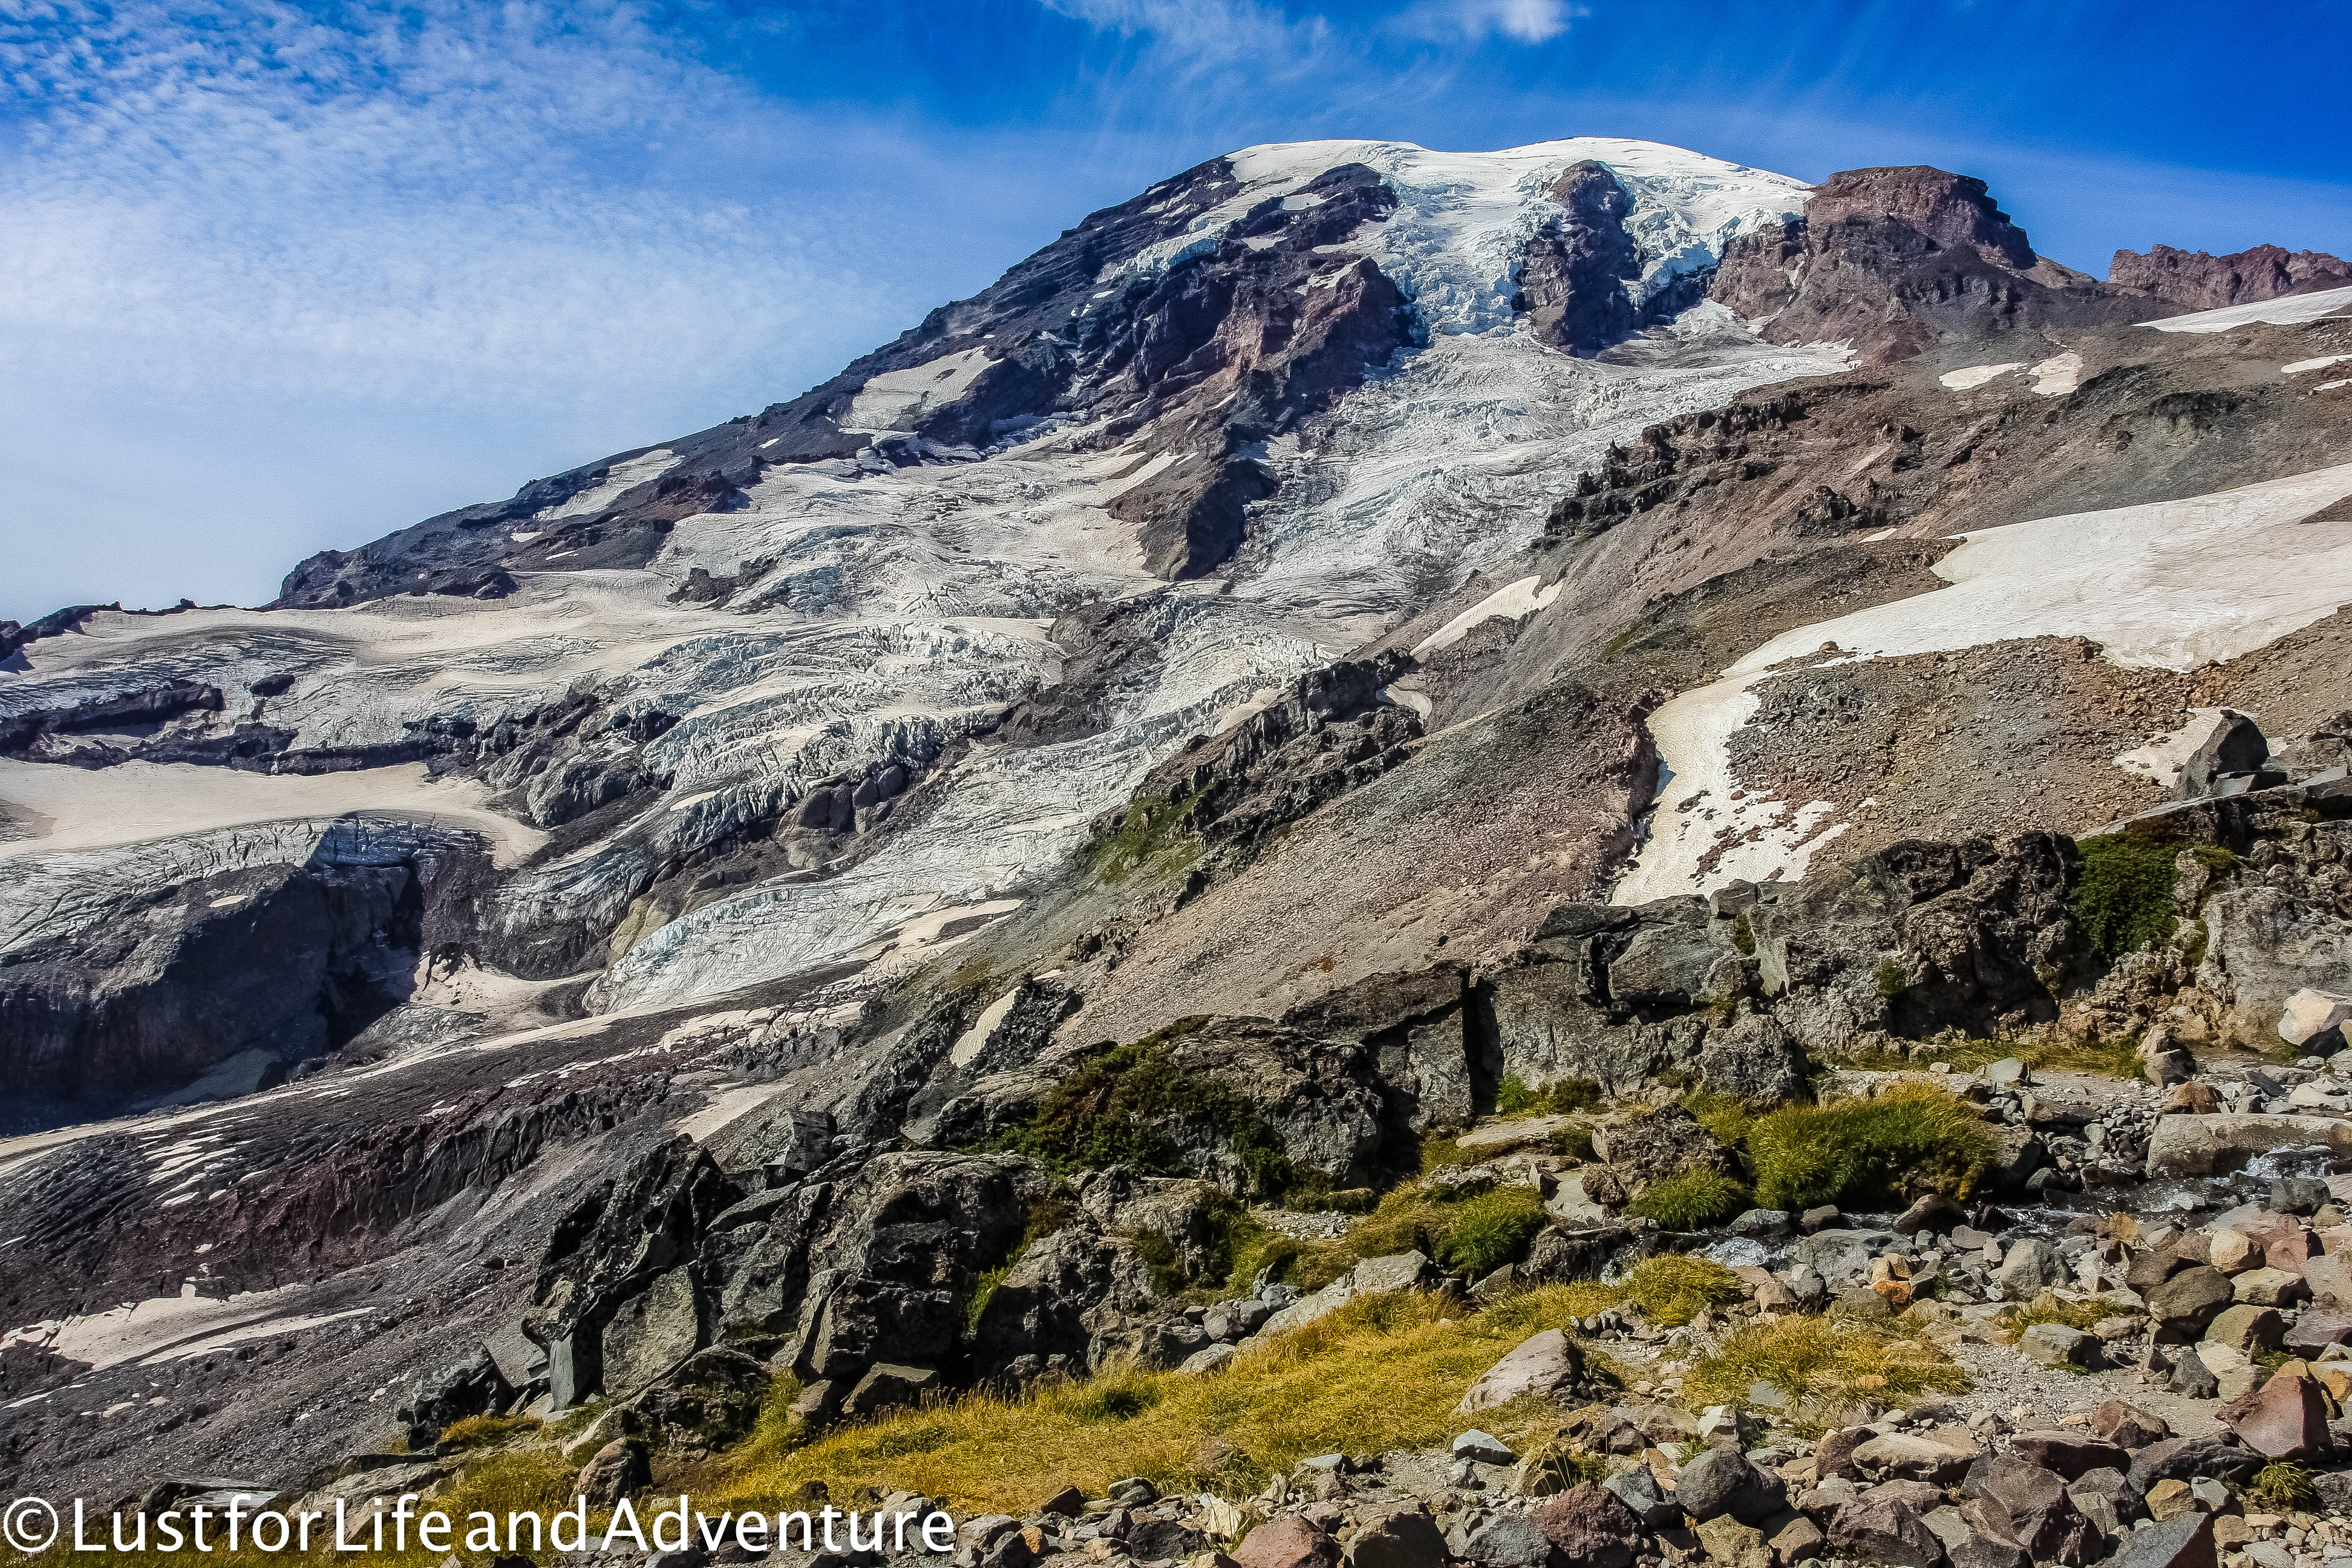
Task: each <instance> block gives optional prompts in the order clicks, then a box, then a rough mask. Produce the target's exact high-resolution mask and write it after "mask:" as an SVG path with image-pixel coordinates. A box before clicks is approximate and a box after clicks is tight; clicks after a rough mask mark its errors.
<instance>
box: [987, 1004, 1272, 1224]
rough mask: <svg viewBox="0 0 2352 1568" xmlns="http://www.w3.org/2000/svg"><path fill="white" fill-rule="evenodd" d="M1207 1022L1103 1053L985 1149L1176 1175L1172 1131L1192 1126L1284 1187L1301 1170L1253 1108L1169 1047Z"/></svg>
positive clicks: (1070, 1164)
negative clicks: (1183, 1064)
mask: <svg viewBox="0 0 2352 1568" xmlns="http://www.w3.org/2000/svg"><path fill="white" fill-rule="evenodd" d="M1205 1022H1206V1020H1205V1019H1200V1018H1187V1019H1184V1020H1181V1021H1180V1022H1179V1023H1176V1024H1173V1025H1171V1026H1169V1027H1168V1028H1166V1029H1163V1030H1161V1031H1160V1033H1159V1034H1157V1035H1154V1036H1152V1037H1150V1038H1149V1039H1145V1040H1139V1041H1138V1042H1136V1043H1135V1044H1134V1045H1131V1046H1120V1047H1117V1048H1116V1049H1113V1050H1109V1051H1106V1052H1104V1053H1102V1054H1101V1055H1100V1056H1097V1057H1096V1058H1094V1059H1092V1060H1091V1061H1088V1062H1087V1063H1086V1064H1085V1065H1084V1066H1082V1067H1080V1068H1078V1069H1077V1070H1076V1071H1075V1072H1072V1073H1070V1074H1069V1075H1068V1076H1067V1077H1066V1078H1064V1079H1062V1080H1061V1082H1059V1083H1057V1084H1055V1086H1054V1088H1053V1091H1052V1092H1051V1093H1049V1094H1047V1095H1046V1097H1045V1100H1044V1101H1043V1102H1042V1103H1040V1104H1039V1105H1038V1107H1037V1109H1036V1110H1035V1111H1034V1112H1033V1113H1032V1114H1031V1115H1030V1118H1029V1120H1028V1121H1026V1122H1024V1123H1023V1124H1022V1125H1021V1126H1019V1127H1016V1128H1013V1129H1012V1130H1010V1131H1006V1132H1004V1133H1002V1134H1000V1135H999V1136H997V1137H996V1138H993V1139H992V1140H990V1141H989V1142H987V1143H986V1144H985V1145H983V1148H985V1149H986V1150H988V1151H989V1152H1003V1153H1014V1154H1025V1155H1027V1156H1029V1157H1030V1158H1031V1159H1033V1160H1035V1161H1037V1162H1038V1163H1041V1164H1044V1165H1046V1166H1048V1167H1050V1168H1052V1169H1054V1170H1056V1171H1065V1172H1066V1171H1071V1170H1101V1169H1103V1168H1104V1167H1106V1166H1108V1165H1128V1166H1131V1167H1133V1168H1134V1169H1136V1170H1139V1171H1142V1172H1146V1173H1150V1174H1152V1175H1161V1176H1170V1175H1176V1174H1180V1173H1181V1172H1182V1171H1183V1170H1184V1168H1185V1167H1184V1163H1183V1160H1182V1152H1181V1147H1180V1146H1179V1144H1178V1142H1177V1141H1176V1140H1175V1139H1174V1138H1173V1137H1172V1136H1171V1132H1172V1131H1191V1132H1192V1133H1194V1134H1195V1135H1196V1136H1197V1135H1200V1134H1207V1135H1210V1136H1213V1137H1214V1138H1215V1139H1216V1141H1218V1142H1222V1143H1223V1145H1224V1146H1225V1147H1226V1148H1227V1149H1228V1150H1230V1151H1232V1152H1233V1154H1234V1158H1235V1159H1236V1160H1238V1161H1240V1163H1241V1165H1242V1168H1243V1169H1244V1171H1246V1172H1248V1173H1249V1176H1250V1180H1251V1182H1252V1184H1254V1185H1255V1187H1256V1188H1257V1190H1258V1191H1260V1192H1265V1193H1281V1192H1284V1191H1286V1190H1287V1189H1288V1188H1289V1187H1290V1186H1291V1185H1292V1184H1294V1182H1295V1180H1296V1179H1297V1173H1295V1172H1294V1171H1293V1170H1292V1169H1291V1165H1290V1161H1289V1158H1288V1155H1287V1154H1286V1152H1285V1150H1284V1148H1283V1143H1282V1140H1281V1138H1280V1137H1279V1136H1278V1135H1277V1134H1276V1132H1275V1131H1274V1129H1272V1128H1271V1127H1268V1126H1267V1125H1266V1124H1265V1119H1264V1118H1263V1117H1261V1116H1260V1115H1259V1114H1258V1112H1257V1108H1256V1107H1255V1105H1252V1104H1251V1103H1250V1102H1249V1100H1246V1099H1245V1098H1244V1097H1243V1096H1242V1095H1241V1094H1239V1093H1237V1092H1235V1091H1234V1089H1229V1088H1227V1087H1226V1086H1225V1085H1224V1084H1223V1083H1220V1082H1219V1081H1218V1080H1217V1079H1213V1078H1210V1077H1207V1076H1205V1075H1203V1074H1201V1073H1195V1072H1188V1071H1186V1070H1185V1069H1183V1068H1180V1067H1178V1066H1177V1065H1176V1061H1175V1058H1173V1057H1171V1055H1170V1054H1169V1052H1168V1048H1167V1042H1168V1041H1169V1040H1170V1039H1171V1038H1175V1037H1181V1035H1184V1034H1192V1033H1196V1032H1198V1030H1199V1029H1200V1027H1201V1026H1202V1024H1204V1023H1205Z"/></svg>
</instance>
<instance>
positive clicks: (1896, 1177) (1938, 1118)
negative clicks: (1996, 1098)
mask: <svg viewBox="0 0 2352 1568" xmlns="http://www.w3.org/2000/svg"><path fill="white" fill-rule="evenodd" d="M1995 1148H1996V1145H1995V1143H1994V1142H1993V1136H1992V1134H1991V1133H1990V1132H1989V1131H1986V1130H1985V1126H1984V1124H1983V1123H1982V1122H1980V1121H1978V1120H1977V1115H1976V1112H1975V1111H1974V1110H1970V1109H1969V1105H1968V1102H1967V1101H1965V1100H1961V1099H1960V1098H1959V1097H1958V1096H1957V1095H1954V1094H1952V1093H1950V1092H1948V1091H1947V1090H1945V1089H1937V1088H1935V1087H1933V1086H1930V1085H1926V1084H1916V1083H1914V1084H1902V1085H1898V1086H1896V1087H1895V1088H1892V1089H1887V1090H1886V1091H1885V1093H1883V1094H1881V1095H1879V1096H1877V1097H1876V1098H1874V1099H1870V1100H1838V1101H1836V1102H1834V1103H1832V1104H1829V1105H1791V1106H1785V1107H1783V1108H1782V1109H1780V1110H1775V1111H1770V1112H1768V1113H1767V1114H1765V1115H1763V1116H1760V1117H1759V1118H1757V1120H1756V1123H1755V1125H1754V1126H1752V1127H1750V1128H1749V1129H1748V1159H1749V1161H1750V1163H1752V1164H1753V1166H1754V1168H1755V1174H1756V1198H1757V1201H1758V1202H1759V1203H1760V1204H1762V1205H1764V1206H1765V1207H1766V1208H1775V1209H1787V1210H1790V1211H1791V1212H1794V1211H1799V1210H1803V1209H1808V1208H1812V1207H1815V1206H1817V1205H1822V1204H1832V1203H1833V1204H1842V1205H1874V1204H1880V1203H1890V1202H1894V1201H1895V1200H1899V1199H1901V1198H1903V1197H1905V1196H1906V1195H1909V1194H1916V1193H1919V1192H1922V1191H1927V1190H1933V1191H1936V1192H1940V1193H1948V1194H1954V1195H1964V1194H1967V1192H1968V1191H1969V1187H1970V1186H1971V1185H1972V1184H1974V1183H1975V1181H1976V1178H1977V1176H1978V1175H1979V1173H1981V1172H1982V1171H1983V1170H1984V1168H1985V1166H1986V1165H1987V1164H1988V1163H1990V1161H1991V1159H1992V1156H1993V1153H1994V1152H1995Z"/></svg>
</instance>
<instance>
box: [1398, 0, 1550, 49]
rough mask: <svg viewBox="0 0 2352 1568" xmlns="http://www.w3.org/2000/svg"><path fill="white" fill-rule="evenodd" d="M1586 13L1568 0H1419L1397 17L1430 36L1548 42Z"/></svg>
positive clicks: (1410, 28) (1417, 34) (1419, 33)
mask: <svg viewBox="0 0 2352 1568" xmlns="http://www.w3.org/2000/svg"><path fill="white" fill-rule="evenodd" d="M1587 14H1588V13H1587V12H1586V11H1585V10H1584V8H1583V7H1582V6H1579V5H1569V4H1568V3H1567V0H1422V3H1421V4H1419V5H1413V6H1412V7H1410V8H1408V9H1407V10H1406V11H1404V12H1403V13H1402V15H1401V16H1399V17H1398V18H1397V26H1398V27H1399V28H1400V30H1402V31H1403V32H1405V33H1408V34H1412V35H1413V36H1415V37H1423V38H1432V39H1440V40H1443V39H1447V38H1463V39H1467V40H1469V41H1471V42H1473V43H1475V42H1478V41H1479V40H1481V39H1484V38H1487V37H1505V38H1509V39H1511V40H1512V41H1514V42H1516V43H1521V44H1542V43H1549V42H1550V41H1551V40H1552V39H1554V38H1557V37H1559V36H1560V35H1561V34H1563V33H1565V32H1567V31H1568V25H1569V23H1570V21H1571V20H1573V19H1574V18H1576V17H1578V16H1585V15H1587Z"/></svg>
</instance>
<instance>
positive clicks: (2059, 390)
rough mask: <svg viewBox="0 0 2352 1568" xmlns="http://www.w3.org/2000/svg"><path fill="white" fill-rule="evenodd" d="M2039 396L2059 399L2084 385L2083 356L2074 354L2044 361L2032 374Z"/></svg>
mask: <svg viewBox="0 0 2352 1568" xmlns="http://www.w3.org/2000/svg"><path fill="white" fill-rule="evenodd" d="M2030 374H2032V377H2033V391H2034V393H2035V395H2037V396H2041V397H2057V396H2060V395H2063V394H2065V393H2069V392H2072V391H2074V389H2075V388H2076V387H2077V386H2080V385H2081V384H2083V356H2082V355H2081V354H2078V353H2072V352H2069V353H2063V354H2055V355H2053V356H2052V357H2051V358H2049V359H2046V360H2043V361H2042V363H2040V364H2037V365H2035V366H2034V367H2033V369H2032V372H2031V373H2030Z"/></svg>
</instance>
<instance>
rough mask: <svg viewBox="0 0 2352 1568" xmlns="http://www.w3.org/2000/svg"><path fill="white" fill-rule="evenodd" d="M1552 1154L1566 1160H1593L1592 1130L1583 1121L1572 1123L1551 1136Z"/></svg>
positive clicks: (1587, 1161)
mask: <svg viewBox="0 0 2352 1568" xmlns="http://www.w3.org/2000/svg"><path fill="white" fill-rule="evenodd" d="M1551 1152H1553V1153H1555V1154H1559V1155H1561V1156H1562V1157H1564V1158H1566V1159H1570V1160H1580V1161H1583V1162H1585V1163H1591V1160H1592V1129H1591V1128H1590V1127H1587V1126H1586V1125H1585V1124H1584V1123H1583V1122H1581V1121H1571V1122H1570V1123H1569V1124H1568V1125H1567V1126H1565V1127H1563V1128H1561V1129H1560V1130H1559V1131H1557V1132H1555V1133H1553V1134H1552V1135H1551Z"/></svg>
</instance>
